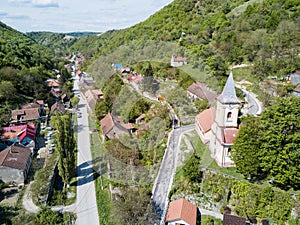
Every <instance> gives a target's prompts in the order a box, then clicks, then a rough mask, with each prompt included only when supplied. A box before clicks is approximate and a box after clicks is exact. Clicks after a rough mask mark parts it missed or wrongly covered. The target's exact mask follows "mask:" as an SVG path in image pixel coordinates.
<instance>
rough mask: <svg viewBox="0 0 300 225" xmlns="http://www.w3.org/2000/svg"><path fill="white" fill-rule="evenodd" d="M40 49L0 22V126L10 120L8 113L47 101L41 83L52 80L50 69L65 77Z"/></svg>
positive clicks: (47, 54)
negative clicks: (31, 103) (29, 103)
mask: <svg viewBox="0 0 300 225" xmlns="http://www.w3.org/2000/svg"><path fill="white" fill-rule="evenodd" d="M60 61H61V60H60V59H55V58H53V56H52V55H51V53H50V51H48V50H47V49H46V48H45V47H44V46H42V45H39V44H38V43H37V42H36V41H34V40H32V39H31V38H29V37H27V36H26V35H25V34H23V33H21V32H18V31H16V30H14V29H12V28H11V27H9V26H7V25H5V24H4V23H2V22H0V124H1V125H5V124H7V123H8V121H9V118H10V110H11V109H16V108H18V106H19V104H24V103H25V102H32V101H33V100H34V99H43V100H47V99H50V96H49V94H48V90H47V87H46V85H45V81H46V80H47V79H48V78H54V77H55V75H56V74H55V73H54V72H53V71H52V69H54V68H56V69H59V70H60V71H61V73H62V75H66V76H68V73H66V71H65V70H64V67H63V65H64V63H63V62H62V63H60Z"/></svg>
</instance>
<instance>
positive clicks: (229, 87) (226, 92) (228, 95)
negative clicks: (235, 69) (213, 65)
mask: <svg viewBox="0 0 300 225" xmlns="http://www.w3.org/2000/svg"><path fill="white" fill-rule="evenodd" d="M217 99H218V101H219V102H221V103H223V104H229V103H235V104H237V103H238V104H239V103H240V101H239V99H238V98H237V97H236V92H235V87H234V80H233V75H232V68H231V69H230V74H229V77H228V78H227V81H226V84H225V86H224V89H223V91H222V94H221V95H220V96H219V97H218V98H217Z"/></svg>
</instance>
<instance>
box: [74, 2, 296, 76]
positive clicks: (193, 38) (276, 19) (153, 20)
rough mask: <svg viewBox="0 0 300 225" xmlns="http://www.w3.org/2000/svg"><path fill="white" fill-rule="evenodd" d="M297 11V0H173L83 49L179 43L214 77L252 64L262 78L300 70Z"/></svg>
mask: <svg viewBox="0 0 300 225" xmlns="http://www.w3.org/2000/svg"><path fill="white" fill-rule="evenodd" d="M299 15H300V4H299V1H297V0H289V1H279V0H252V1H245V0H234V1H221V0H213V1H211V0H201V1H198V0H174V2H172V3H171V4H169V5H167V6H166V7H164V8H163V9H161V10H160V11H159V12H157V13H156V14H154V15H152V16H151V17H149V18H148V19H147V20H145V21H144V22H141V23H139V24H137V25H135V26H133V27H131V28H128V29H124V30H120V31H111V32H107V33H104V34H103V35H100V36H98V37H86V40H85V42H86V43H91V45H89V44H87V45H85V47H86V48H88V49H89V51H90V52H94V56H95V57H98V56H100V55H104V54H107V53H108V52H110V51H112V50H114V49H116V48H117V47H119V46H121V45H125V44H128V43H130V42H131V41H132V40H134V41H135V42H140V43H144V42H146V41H148V40H156V41H158V40H159V41H166V42H175V43H177V44H178V46H181V47H183V48H185V49H186V50H188V51H186V52H185V53H184V54H187V55H188V56H189V59H190V63H194V62H197V61H198V60H199V58H202V59H203V60H204V62H205V65H207V66H209V68H210V71H211V73H212V75H215V76H218V75H224V74H225V73H226V69H227V68H228V66H229V65H232V64H239V63H249V64H254V68H255V69H254V70H253V73H254V74H255V75H257V76H258V77H259V78H263V77H264V76H266V75H270V74H272V75H274V74H275V75H276V74H278V75H279V74H280V75H282V74H285V73H287V72H291V71H293V70H295V69H297V68H299V64H300V62H299V57H298V55H299V49H300V43H299V39H300V19H299ZM88 40H90V42H89V41H88ZM78 43H79V42H77V43H76V44H78ZM197 66H198V64H196V63H195V67H197Z"/></svg>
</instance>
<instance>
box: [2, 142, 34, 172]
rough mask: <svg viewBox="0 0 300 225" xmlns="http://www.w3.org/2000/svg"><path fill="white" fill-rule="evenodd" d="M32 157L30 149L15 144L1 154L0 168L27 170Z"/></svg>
mask: <svg viewBox="0 0 300 225" xmlns="http://www.w3.org/2000/svg"><path fill="white" fill-rule="evenodd" d="M30 157H31V150H30V149H29V148H26V147H24V146H22V145H19V144H16V143H15V144H13V145H11V146H9V147H7V148H6V149H4V150H3V151H1V152H0V166H5V167H10V168H14V169H18V170H25V169H26V165H27V162H28V160H29V158H30Z"/></svg>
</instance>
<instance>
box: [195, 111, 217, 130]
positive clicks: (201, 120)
mask: <svg viewBox="0 0 300 225" xmlns="http://www.w3.org/2000/svg"><path fill="white" fill-rule="evenodd" d="M215 117H216V110H215V109H214V108H209V109H206V110H204V111H203V112H201V113H199V114H198V115H197V116H196V120H197V122H198V124H199V126H200V127H201V129H202V130H203V132H205V133H206V132H207V131H209V130H210V128H211V125H212V124H213V122H214V120H215Z"/></svg>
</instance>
